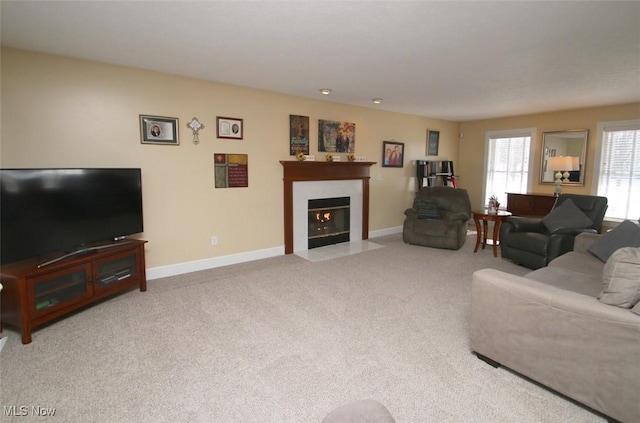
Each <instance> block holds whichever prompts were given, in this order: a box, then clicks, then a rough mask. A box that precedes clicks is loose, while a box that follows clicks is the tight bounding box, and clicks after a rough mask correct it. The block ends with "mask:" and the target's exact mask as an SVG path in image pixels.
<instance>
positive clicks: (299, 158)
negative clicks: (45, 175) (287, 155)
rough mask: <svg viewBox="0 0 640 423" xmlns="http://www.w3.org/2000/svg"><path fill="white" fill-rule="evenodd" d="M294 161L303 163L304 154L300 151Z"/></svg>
mask: <svg viewBox="0 0 640 423" xmlns="http://www.w3.org/2000/svg"><path fill="white" fill-rule="evenodd" d="M296 159H297V160H298V161H299V162H303V161H304V153H303V152H302V151H301V152H299V153H298V154H296Z"/></svg>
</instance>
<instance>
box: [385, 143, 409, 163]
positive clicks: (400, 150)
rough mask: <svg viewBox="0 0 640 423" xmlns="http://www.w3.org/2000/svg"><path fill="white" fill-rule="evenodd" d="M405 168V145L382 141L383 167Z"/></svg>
mask: <svg viewBox="0 0 640 423" xmlns="http://www.w3.org/2000/svg"><path fill="white" fill-rule="evenodd" d="M403 166H404V143H403V142H397V141H382V167H403Z"/></svg>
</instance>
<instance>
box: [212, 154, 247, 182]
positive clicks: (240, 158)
mask: <svg viewBox="0 0 640 423" xmlns="http://www.w3.org/2000/svg"><path fill="white" fill-rule="evenodd" d="M213 161H214V173H215V181H214V186H215V187H216V188H246V187H248V186H249V174H248V169H249V166H248V163H249V156H248V155H246V154H226V153H215V154H214V155H213Z"/></svg>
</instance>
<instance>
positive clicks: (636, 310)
mask: <svg viewBox="0 0 640 423" xmlns="http://www.w3.org/2000/svg"><path fill="white" fill-rule="evenodd" d="M631 311H633V312H634V313H635V314H637V315H640V301H638V302H637V303H636V305H634V306H633V308H632V309H631Z"/></svg>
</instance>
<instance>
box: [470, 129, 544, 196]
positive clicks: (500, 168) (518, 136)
mask: <svg viewBox="0 0 640 423" xmlns="http://www.w3.org/2000/svg"><path fill="white" fill-rule="evenodd" d="M534 135H535V130H534V129H533V128H531V129H517V130H512V131H497V132H488V133H487V136H486V143H487V152H486V160H485V184H484V198H483V203H482V204H483V205H484V204H486V203H487V202H488V198H489V196H491V195H495V196H497V197H498V202H500V203H501V204H503V205H506V204H507V195H506V193H507V192H514V193H525V192H527V191H528V190H529V188H530V186H531V182H530V178H529V175H530V174H531V169H530V163H529V157H530V156H531V139H532V138H533V137H534Z"/></svg>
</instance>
